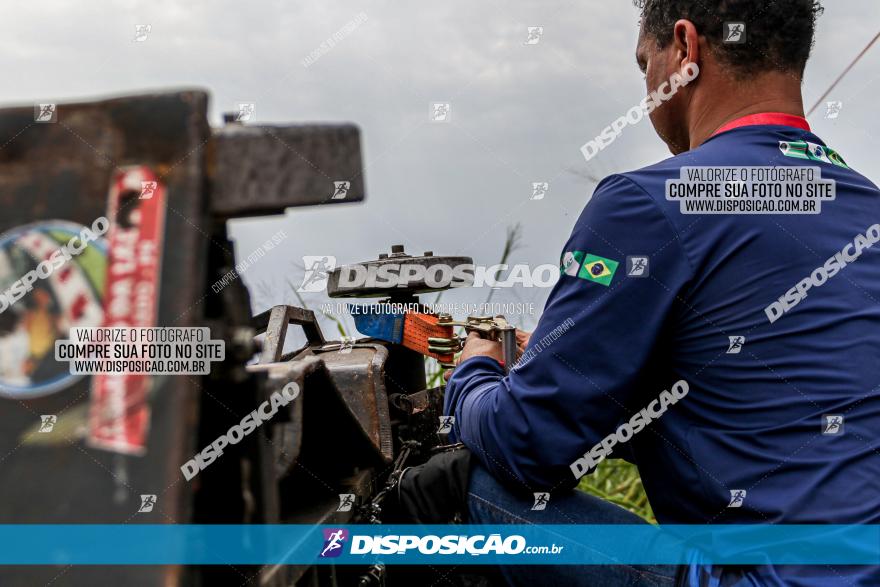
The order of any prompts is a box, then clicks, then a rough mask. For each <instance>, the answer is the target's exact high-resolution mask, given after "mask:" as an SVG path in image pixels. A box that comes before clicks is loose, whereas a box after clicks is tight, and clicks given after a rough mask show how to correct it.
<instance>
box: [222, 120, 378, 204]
mask: <svg viewBox="0 0 880 587" xmlns="http://www.w3.org/2000/svg"><path fill="white" fill-rule="evenodd" d="M213 142H214V146H213V160H212V163H211V168H210V178H211V186H212V188H211V190H212V193H211V211H212V212H213V213H214V214H216V215H218V216H221V217H233V216H247V215H260V214H278V213H280V212H282V211H283V210H284V208H288V207H292V206H308V205H313V204H337V203H345V202H359V201H362V200H363V199H364V178H363V167H362V161H361V143H360V131H359V130H358V128H357V127H356V126H354V125H352V124H338V125H330V124H321V125H299V126H246V125H242V124H239V123H233V124H228V125H226V126H225V127H223V128H221V129H218V130H217V131H216V133H215V136H214V141H213ZM337 182H348V187H347V188H346V189H345V193H344V194H343V193H341V192H339V190H337V186H336V183H337Z"/></svg>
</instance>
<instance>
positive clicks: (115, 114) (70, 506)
mask: <svg viewBox="0 0 880 587" xmlns="http://www.w3.org/2000/svg"><path fill="white" fill-rule="evenodd" d="M206 111H207V95H206V94H205V93H203V92H200V91H182V92H174V93H162V94H152V95H141V96H133V97H127V98H119V99H113V100H106V101H99V102H90V103H79V104H59V105H58V107H57V111H56V114H57V120H56V121H55V122H50V123H39V122H35V120H34V109H33V107H32V106H27V107H21V108H9V109H2V110H0V206H2V210H3V214H2V216H0V233H5V232H7V231H9V230H12V229H15V228H16V227H20V226H22V225H24V224H29V223H34V222H46V221H50V220H52V221H54V220H60V221H63V222H73V223H77V224H81V225H87V226H88V225H91V224H92V222H93V221H94V220H95V219H96V218H98V217H99V216H103V215H105V214H106V210H107V194H108V189H109V186H110V182H111V178H112V176H113V173H114V172H115V171H116V170H117V169H118V168H119V167H123V166H128V165H144V166H148V167H150V168H151V169H152V170H154V171H155V173H156V174H157V175H158V176H159V177H160V178H161V181H162V182H163V183H164V185H165V186H166V189H167V193H168V210H167V213H166V217H165V218H166V220H165V222H166V224H165V235H166V238H165V240H164V244H163V259H162V273H161V280H160V292H159V305H158V320H157V325H161V326H172V325H173V326H187V325H192V324H197V323H198V322H199V319H200V312H199V308H198V303H199V300H200V299H201V298H202V297H203V295H204V294H205V292H204V280H205V278H204V275H203V271H204V267H205V254H206V252H207V250H208V247H209V246H216V245H210V244H209V243H208V242H206V238H205V235H204V233H208V232H209V230H208V228H207V218H206V216H205V209H206V204H205V180H204V176H205V165H204V149H205V146H206V145H207V141H208V140H209V138H210V131H209V127H208V124H207V117H206ZM98 289H99V288H98ZM96 295H100V294H96ZM4 316H5V317H6V318H9V317H10V316H12V314H7V313H4V314H0V318H3V317H4ZM0 326H3V325H0ZM6 326H11V325H6ZM4 332H5V333H7V334H8V332H9V331H8V330H6V331H4ZM54 336H55V338H64V337H66V333H60V332H56V333H55V335H54ZM47 356H48V355H47ZM50 360H51V359H50ZM45 364H46V365H47V366H48V367H52V366H51V364H50V363H45ZM89 386H90V378H84V379H80V380H78V381H72V382H70V384H69V385H66V386H64V387H62V388H61V389H58V390H56V391H53V392H52V393H49V394H46V395H43V396H41V397H35V398H32V397H16V396H13V397H8V396H7V397H0V503H3V504H4V507H3V508H0V522H2V523H130V524H134V523H172V522H187V521H188V520H189V515H190V513H189V508H190V500H191V495H190V491H191V490H190V488H189V487H188V486H187V485H186V484H185V483H182V479H181V475H180V470H179V466H180V464H181V463H183V462H184V461H185V460H186V458H188V456H189V455H190V454H191V452H192V450H193V448H194V435H195V432H196V427H195V421H194V420H195V413H196V408H197V396H196V389H197V388H198V382H195V384H194V382H193V381H189V380H187V378H185V377H165V378H159V379H158V380H157V381H156V385H155V386H154V388H153V391H152V394H151V396H150V400H149V402H150V407H151V410H152V424H151V429H150V432H149V437H148V443H147V450H146V454H145V455H144V456H125V455H119V454H114V453H111V452H107V451H103V450H96V449H93V448H90V447H88V446H87V445H86V444H85V442H84V429H85V427H86V414H87V411H88V402H89ZM7 395H8V394H7ZM43 414H57V416H58V422H57V425H56V430H55V431H54V432H52V433H51V434H37V433H35V431H36V428H37V427H38V425H39V423H40V415H43ZM141 494H155V495H157V496H158V501H157V504H156V506H155V509H154V511H153V512H152V513H149V514H147V513H141V514H138V513H137V510H138V507H139V506H140V495H141ZM181 572H182V571H181V569H179V568H176V567H165V568H163V567H151V568H135V567H128V568H126V567H111V568H108V567H101V568H96V567H76V568H71V569H64V568H63V567H59V568H50V567H44V568H41V569H31V568H16V569H10V568H6V569H0V583H2V584H3V585H27V586H30V585H36V584H46V583H50V582H52V583H54V584H57V585H85V584H96V585H97V584H102V585H114V584H125V585H127V586H130V587H136V586H142V585H143V586H154V585H169V586H170V585H176V584H178V583H179V580H180V575H181Z"/></svg>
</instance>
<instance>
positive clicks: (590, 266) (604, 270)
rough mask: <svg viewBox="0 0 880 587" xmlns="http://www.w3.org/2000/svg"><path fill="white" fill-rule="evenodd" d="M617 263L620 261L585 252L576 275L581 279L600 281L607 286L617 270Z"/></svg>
mask: <svg viewBox="0 0 880 587" xmlns="http://www.w3.org/2000/svg"><path fill="white" fill-rule="evenodd" d="M618 265H620V263H618V262H617V261H612V260H611V259H606V258H605V257H599V256H598V255H591V254H589V253H587V254H586V255H585V256H584V262H583V264H582V265H581V270H580V272H578V275H577V276H578V277H580V278H581V279H586V280H587V281H595V282H596V283H601V284H602V285H604V286H606V287H607V286H609V285H611V280H612V279H613V278H614V273H615V272H616V271H617V266H618Z"/></svg>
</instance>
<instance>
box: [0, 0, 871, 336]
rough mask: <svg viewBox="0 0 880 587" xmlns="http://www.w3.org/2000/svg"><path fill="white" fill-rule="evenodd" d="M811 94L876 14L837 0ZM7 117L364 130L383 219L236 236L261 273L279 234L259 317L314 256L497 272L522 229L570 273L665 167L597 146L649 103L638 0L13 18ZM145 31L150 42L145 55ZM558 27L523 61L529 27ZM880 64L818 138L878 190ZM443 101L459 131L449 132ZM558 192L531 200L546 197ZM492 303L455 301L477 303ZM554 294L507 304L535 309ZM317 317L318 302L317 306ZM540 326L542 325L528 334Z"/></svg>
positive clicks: (294, 225) (18, 6) (314, 212)
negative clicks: (203, 108)
mask: <svg viewBox="0 0 880 587" xmlns="http://www.w3.org/2000/svg"><path fill="white" fill-rule="evenodd" d="M825 4H826V13H825V15H824V16H823V17H822V19H821V20H820V24H819V31H818V39H817V44H816V48H815V50H814V54H813V59H812V61H811V62H810V65H809V67H808V68H807V75H806V81H805V88H804V93H805V97H806V102H807V103H808V106H809V105H812V103H813V102H815V101H816V100H817V98H818V97H819V96H820V95H821V93H822V92H823V91H824V90H825V89H826V88H827V87H828V86H829V84H830V83H831V82H832V81H833V80H834V78H835V77H836V76H837V75H838V74H839V73H840V72H841V71H842V70H843V68H844V67H845V65H846V63H848V62H849V60H850V59H852V58H853V57H854V56H855V55H856V54H857V53H858V52H859V51H860V50H861V49H862V48H863V47H864V45H865V44H866V43H867V42H868V41H869V40H870V39H871V38H872V37H873V35H874V34H876V33H877V29H878V27H880V18H878V17H880V3H878V2H877V0H834V1H833V2H832V1H830V0H826V2H825ZM364 17H365V18H366V20H364V21H363V22H362V23H361V24H359V25H358V26H357V27H356V28H355V29H354V30H353V31H351V32H350V33H349V34H348V35H347V36H345V37H344V38H343V39H341V40H340V41H339V42H338V43H337V44H336V46H334V47H333V48H332V49H331V50H330V51H328V52H326V53H325V54H322V55H321V56H320V58H319V59H318V60H317V61H316V62H314V63H313V64H311V65H310V66H308V67H306V66H304V65H303V63H302V60H303V59H304V58H305V57H306V56H308V55H309V54H310V53H311V52H312V51H314V50H316V49H318V48H319V47H320V45H321V43H322V41H324V40H326V39H327V38H328V37H330V36H331V35H333V34H334V33H335V32H336V31H338V30H340V29H342V28H343V27H345V26H346V23H348V22H350V21H353V20H355V19H358V20H363V19H364ZM0 23H2V24H0V27H2V35H0V47H2V50H0V69H2V71H3V73H4V83H3V84H2V85H0V102H3V103H4V104H28V105H29V104H31V103H33V102H35V101H40V102H46V101H56V100H57V101H64V100H69V99H83V98H92V97H108V96H113V95H118V94H130V93H137V92H140V91H146V90H156V89H163V88H175V87H193V86H196V87H203V88H205V89H207V90H208V91H209V92H210V94H211V121H212V123H213V124H219V121H220V113H222V112H224V111H229V110H233V109H235V105H236V104H237V103H238V102H255V103H256V119H257V121H258V122H259V123H266V122H277V123H294V122H306V121H331V122H338V121H350V122H354V123H356V124H358V125H359V126H360V128H361V131H362V140H363V153H364V160H365V168H366V170H365V178H366V189H367V201H366V202H365V203H364V204H361V205H343V206H324V207H320V208H316V209H305V208H303V209H295V210H290V211H288V213H287V215H286V216H283V217H278V218H276V219H272V220H249V221H246V222H239V223H236V224H235V225H234V226H233V235H234V237H235V238H236V241H237V243H236V244H237V250H238V251H239V252H240V253H244V255H245V256H246V255H247V254H248V253H249V252H251V251H253V250H254V249H256V248H257V247H258V246H259V244H260V243H261V242H262V241H263V240H265V237H266V236H268V235H269V234H272V233H274V232H275V231H276V230H279V229H283V230H285V232H286V233H287V234H288V235H289V238H288V239H287V240H286V241H285V242H284V244H283V246H282V247H280V248H278V249H275V250H273V251H272V252H271V253H270V254H269V255H268V256H267V257H265V258H264V260H263V261H261V262H260V263H258V264H257V265H255V266H254V267H252V268H250V269H249V270H248V272H247V273H246V274H245V276H244V279H245V281H246V282H248V283H249V284H251V285H256V284H260V293H259V294H258V295H257V299H256V304H257V305H258V306H257V307H255V308H254V309H255V310H258V311H259V310H263V309H265V307H266V306H268V305H270V304H274V303H280V302H282V301H285V302H294V301H295V298H293V297H292V293H291V288H290V286H289V284H288V283H286V279H285V277H289V278H290V279H291V280H293V281H295V282H296V283H297V284H298V283H299V281H300V279H301V270H300V269H299V268H298V266H301V264H302V261H301V257H302V256H303V255H333V256H336V257H337V258H338V260H339V262H340V263H347V262H354V261H360V260H365V259H371V258H374V257H376V256H377V255H378V253H380V252H382V251H385V250H386V249H388V247H390V245H392V244H396V243H400V244H404V245H406V247H407V250H408V251H409V252H418V253H420V252H422V251H425V250H432V251H434V252H435V253H437V254H466V255H470V256H473V257H474V259H475V261H476V262H478V263H484V264H491V263H494V262H497V260H498V258H499V256H500V253H501V249H502V247H503V243H504V237H505V228H506V227H508V226H511V225H513V224H516V223H521V224H522V230H523V232H522V248H520V249H519V250H518V251H517V252H516V253H515V255H514V258H513V259H512V261H514V262H524V263H530V264H532V265H538V264H541V263H548V262H549V263H557V262H558V260H559V254H560V250H561V247H562V245H563V244H564V242H565V240H566V238H567V235H568V233H569V231H570V229H571V227H572V225H573V223H574V220H575V219H576V217H577V215H578V213H579V212H580V210H581V209H582V208H583V206H584V204H585V203H586V202H587V200H588V199H589V197H590V194H591V192H592V188H593V186H594V184H593V182H591V181H590V180H589V179H587V177H589V176H596V177H603V176H605V175H607V174H609V173H612V172H617V171H625V170H628V169H633V168H637V167H640V166H643V165H646V164H650V163H653V162H655V161H657V160H659V159H662V158H665V157H667V156H668V152H667V151H666V149H665V146H664V145H663V144H662V143H661V141H660V140H659V139H657V138H656V136H655V135H654V133H653V131H652V128H651V125H650V123H649V122H648V121H647V120H645V121H643V122H642V123H641V124H639V125H638V126H635V127H628V128H626V129H625V131H624V134H623V135H622V136H621V137H620V138H619V139H618V140H617V141H616V142H615V143H614V144H613V145H612V146H610V147H609V148H607V149H605V150H604V151H603V152H602V153H601V154H600V155H599V156H597V157H596V158H594V159H593V160H592V161H591V162H590V163H589V164H588V163H586V162H585V161H584V159H583V156H582V155H581V153H580V152H579V148H580V146H581V145H582V144H583V143H585V142H586V141H588V140H590V139H591V138H593V137H595V136H596V135H597V134H598V133H599V132H600V131H601V130H602V128H604V127H605V126H607V125H609V124H610V123H611V122H612V121H613V120H614V119H616V118H617V117H619V116H620V115H622V114H623V113H625V112H626V110H628V109H629V108H631V107H632V106H634V105H636V104H638V102H639V100H641V98H642V97H643V96H644V85H643V84H644V82H643V80H642V77H641V75H640V73H639V71H638V69H637V68H636V66H635V61H634V50H635V40H636V34H637V24H638V22H637V12H636V9H635V8H633V7H632V5H631V2H629V1H628V0H614V1H611V0H588V1H579V2H556V1H549V0H540V1H538V0H535V1H531V2H528V1H523V0H505V1H501V0H489V1H484V2H473V1H470V0H447V1H440V2H390V1H374V2H351V1H336V2H332V3H331V2H310V3H296V4H294V3H290V2H287V3H286V2H281V1H274V2H270V1H263V0H249V1H248V2H232V1H229V0H220V1H211V2H198V1H188V2H172V1H169V0H150V1H149V2H147V1H145V0H132V1H128V2H91V3H89V2H76V3H73V2H64V1H61V0H43V1H41V2H16V3H11V2H7V3H4V5H2V8H0ZM136 24H149V25H151V31H150V34H149V36H148V38H147V40H146V41H144V42H134V41H133V39H134V32H135V25H136ZM529 26H543V27H544V32H543V36H542V38H541V40H540V42H539V43H537V44H534V45H527V44H524V41H525V40H526V38H527V36H528V35H527V27H529ZM878 65H880V46H875V47H874V48H873V50H872V51H871V52H870V53H869V54H868V55H867V56H866V57H865V58H864V59H863V60H862V61H861V62H860V63H859V65H858V66H857V67H856V68H855V69H854V70H853V71H852V72H851V73H850V75H849V76H848V77H847V78H846V79H845V80H844V81H843V83H841V84H840V86H839V87H838V88H837V90H835V91H834V92H833V94H832V95H831V96H829V98H828V99H830V100H839V101H842V102H843V110H842V112H841V114H840V116H839V118H837V119H836V120H826V119H825V118H824V114H825V108H824V106H823V107H822V108H820V109H819V110H817V112H816V113H815V114H814V115H813V116H812V117H811V118H810V122H811V123H812V125H813V128H814V130H815V131H816V132H817V134H819V135H820V136H822V137H823V138H824V139H825V141H826V142H828V143H829V144H830V145H831V146H833V147H834V148H835V149H836V150H838V151H839V152H840V153H841V154H842V155H843V157H844V158H845V159H846V160H847V162H848V163H849V164H850V165H852V166H853V167H854V168H856V169H857V170H859V171H861V172H863V173H865V174H866V175H867V176H868V177H870V178H871V179H872V180H874V181H875V182H878V181H880V163H878V157H877V153H878V152H880V145H878V138H877V134H878V132H877V131H878V125H877V114H876V108H877V101H876V96H877V95H878V90H880V87H878V86H880V80H878V77H877V76H878V72H880V67H878ZM431 102H450V103H451V107H452V121H451V122H450V123H449V124H432V123H430V122H429V117H428V112H429V104H430V103H431ZM537 181H542V182H543V181H547V182H549V183H550V191H549V193H548V195H547V196H546V197H545V198H544V199H543V200H537V201H531V200H530V199H529V197H530V195H531V190H532V185H531V184H532V182H537ZM487 293H488V292H487V291H486V290H483V291H457V292H454V294H453V295H449V296H446V295H444V301H452V300H455V301H465V302H480V301H482V300H484V299H485V298H486V295H487ZM547 293H548V290H547V289H540V290H539V289H534V290H520V291H518V292H516V293H515V294H514V293H511V292H507V291H504V292H498V293H497V296H496V299H501V300H507V299H513V298H511V296H512V295H515V296H518V297H519V298H520V299H522V300H526V301H534V302H536V304H537V305H536V308H537V311H538V312H539V311H540V307H541V306H542V305H543V302H544V300H545V298H546V295H547ZM307 301H308V302H309V303H310V304H316V303H318V302H319V301H320V296H314V295H313V296H311V297H307ZM536 317H537V316H534V317H531V318H529V317H526V318H525V319H524V320H523V321H522V324H523V325H524V326H531V325H533V324H534V320H535V319H536Z"/></svg>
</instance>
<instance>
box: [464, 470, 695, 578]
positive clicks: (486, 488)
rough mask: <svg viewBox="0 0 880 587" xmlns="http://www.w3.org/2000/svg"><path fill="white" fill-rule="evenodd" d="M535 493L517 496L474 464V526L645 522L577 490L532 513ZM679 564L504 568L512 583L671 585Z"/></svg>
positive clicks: (471, 517)
mask: <svg viewBox="0 0 880 587" xmlns="http://www.w3.org/2000/svg"><path fill="white" fill-rule="evenodd" d="M533 503H534V500H533V499H532V498H531V496H522V495H517V494H515V493H513V492H511V491H509V490H508V489H506V488H505V487H503V486H502V485H501V484H500V483H498V482H497V481H496V480H495V478H494V477H492V476H491V475H490V474H489V473H488V471H486V469H484V468H483V467H482V466H480V465H479V464H477V463H475V464H474V466H473V469H472V471H471V478H470V482H469V485H468V514H469V519H468V523H470V524H645V523H646V522H645V521H644V520H643V519H641V518H640V517H638V516H637V515H635V514H633V513H630V512H628V511H626V510H625V509H623V508H621V507H619V506H616V505H614V504H613V503H610V502H607V501H604V500H602V499H599V498H598V497H594V496H592V495H588V494H586V493H584V492H582V491H572V492H570V493H568V494H564V495H554V496H553V497H552V498H551V500H550V501H549V502H548V504H547V508H546V509H545V510H542V511H532V505H533ZM677 571H678V567H675V566H661V565H639V566H632V565H582V566H575V565H560V566H550V565H537V566H525V565H508V566H504V567H500V572H501V574H502V575H503V576H504V579H505V580H506V581H507V583H508V584H509V585H517V586H518V585H524V586H527V587H542V586H544V585H548V586H552V587H563V586H566V587H567V586H569V585H585V586H589V587H596V586H601V587H606V586H607V587H618V586H621V587H622V586H630V587H636V586H642V585H646V586H650V587H672V586H673V585H675V574H676V572H677Z"/></svg>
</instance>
